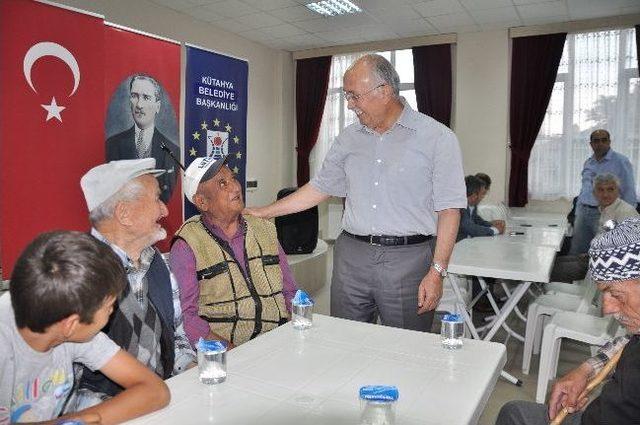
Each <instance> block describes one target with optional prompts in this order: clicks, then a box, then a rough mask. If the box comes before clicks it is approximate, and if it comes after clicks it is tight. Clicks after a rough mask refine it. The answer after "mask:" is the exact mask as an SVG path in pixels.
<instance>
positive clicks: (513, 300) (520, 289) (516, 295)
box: [483, 282, 531, 341]
mask: <svg viewBox="0 0 640 425" xmlns="http://www.w3.org/2000/svg"><path fill="white" fill-rule="evenodd" d="M530 285H531V282H522V283H521V284H519V285H518V286H517V287H516V289H515V290H514V291H513V293H512V295H511V297H510V298H509V299H508V300H507V302H506V303H504V305H503V306H502V310H500V313H499V314H498V315H497V316H496V320H494V321H493V323H492V324H491V329H490V330H489V332H488V333H487V334H486V335H485V336H484V338H483V339H484V340H485V341H491V339H492V338H493V336H494V335H495V334H496V332H498V329H500V327H501V326H502V325H503V324H504V322H505V320H507V317H508V316H509V314H511V311H513V309H514V308H515V306H516V305H518V302H519V301H520V299H521V298H522V297H523V296H524V294H525V292H527V289H529V286H530ZM514 336H515V335H514Z"/></svg>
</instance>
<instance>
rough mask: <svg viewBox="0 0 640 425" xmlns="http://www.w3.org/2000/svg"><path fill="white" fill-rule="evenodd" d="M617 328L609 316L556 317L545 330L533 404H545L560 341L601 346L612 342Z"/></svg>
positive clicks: (556, 315) (571, 314)
mask: <svg viewBox="0 0 640 425" xmlns="http://www.w3.org/2000/svg"><path fill="white" fill-rule="evenodd" d="M618 326H619V324H618V321H617V320H615V319H614V318H613V317H612V316H608V317H595V316H592V315H589V314H585V313H576V312H561V313H556V314H555V315H554V316H553V318H552V319H551V320H550V321H549V324H547V326H546V327H545V328H544V336H543V338H542V349H541V350H542V354H541V355H540V369H539V371H538V386H537V390H536V401H537V402H538V403H544V401H545V398H546V395H547V387H548V385H549V381H550V380H551V379H553V378H555V376H556V373H557V370H558V359H559V357H560V347H561V343H562V338H568V339H572V340H574V341H579V342H583V343H586V344H589V345H592V346H602V345H604V344H606V343H607V342H608V341H610V340H611V339H612V338H613V336H614V335H615V333H616V331H617V329H618Z"/></svg>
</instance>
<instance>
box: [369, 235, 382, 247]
mask: <svg viewBox="0 0 640 425" xmlns="http://www.w3.org/2000/svg"><path fill="white" fill-rule="evenodd" d="M374 236H375V235H369V245H373V246H382V244H381V243H375V242H373V237H374Z"/></svg>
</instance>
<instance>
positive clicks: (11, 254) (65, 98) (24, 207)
mask: <svg viewBox="0 0 640 425" xmlns="http://www.w3.org/2000/svg"><path fill="white" fill-rule="evenodd" d="M104 57H105V56H104V24H103V20H102V18H100V17H95V16H90V15H87V14H83V13H79V12H74V11H71V10H66V9H63V8H59V7H55V6H50V5H47V4H42V3H36V2H32V1H27V0H4V1H0V93H2V95H1V96H0V114H1V116H2V119H1V120H0V179H1V180H0V181H1V182H2V187H1V188H0V247H1V251H0V252H1V256H2V270H3V276H4V277H7V276H9V275H10V273H11V270H12V268H13V264H14V263H15V261H16V259H17V257H18V255H19V254H20V252H21V251H22V249H23V248H24V247H25V245H26V244H27V243H28V242H29V241H30V240H31V239H33V238H34V237H35V236H36V235H37V234H38V233H41V232H44V231H49V230H53V229H78V230H86V229H87V227H88V220H87V208H86V205H85V202H84V198H83V196H82V192H81V190H80V183H79V182H80V177H81V176H82V174H83V173H84V172H86V170H87V169H89V168H90V167H92V166H93V165H95V164H98V163H100V162H102V161H103V160H104V139H103V137H104V136H103V130H102V129H103V122H104V106H103V101H102V100H103V99H104V79H103V75H104V73H103V68H104V59H103V58H104ZM176 81H177V79H176Z"/></svg>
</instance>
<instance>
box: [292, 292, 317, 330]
mask: <svg viewBox="0 0 640 425" xmlns="http://www.w3.org/2000/svg"><path fill="white" fill-rule="evenodd" d="M291 309H292V318H291V323H292V326H293V327H294V328H295V329H298V330H306V329H309V328H310V327H311V326H313V300H312V299H311V297H309V295H308V294H307V293H306V292H304V291H302V290H300V289H298V291H297V292H296V295H295V296H294V297H293V300H291Z"/></svg>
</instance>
